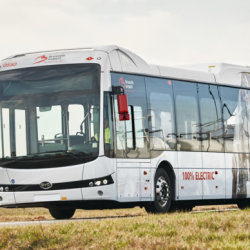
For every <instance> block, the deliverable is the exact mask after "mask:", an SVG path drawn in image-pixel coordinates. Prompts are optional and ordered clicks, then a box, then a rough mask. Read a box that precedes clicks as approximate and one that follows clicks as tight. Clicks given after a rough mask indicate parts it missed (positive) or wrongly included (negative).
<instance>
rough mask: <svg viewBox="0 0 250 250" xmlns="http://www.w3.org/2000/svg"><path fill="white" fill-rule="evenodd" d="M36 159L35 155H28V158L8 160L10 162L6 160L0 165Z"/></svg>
mask: <svg viewBox="0 0 250 250" xmlns="http://www.w3.org/2000/svg"><path fill="white" fill-rule="evenodd" d="M33 159H35V158H34V157H28V158H18V159H15V160H12V161H8V162H4V163H0V167H3V166H6V165H9V164H12V163H15V162H19V161H24V160H33Z"/></svg>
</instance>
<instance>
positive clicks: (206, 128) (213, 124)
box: [198, 84, 224, 152]
mask: <svg viewBox="0 0 250 250" xmlns="http://www.w3.org/2000/svg"><path fill="white" fill-rule="evenodd" d="M198 86H199V89H198V96H199V103H200V117H201V124H200V132H201V135H200V138H201V144H202V151H204V152H224V140H223V132H224V131H223V120H222V112H221V96H220V88H219V87H218V86H213V85H207V84H199V85H198Z"/></svg>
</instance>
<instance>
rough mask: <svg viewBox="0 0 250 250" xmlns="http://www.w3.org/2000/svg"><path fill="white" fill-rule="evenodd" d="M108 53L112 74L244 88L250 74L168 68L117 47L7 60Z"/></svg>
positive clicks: (221, 67)
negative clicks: (123, 73)
mask: <svg viewBox="0 0 250 250" xmlns="http://www.w3.org/2000/svg"><path fill="white" fill-rule="evenodd" d="M77 51H79V52H84V51H86V52H88V53H90V52H91V51H93V52H97V51H100V52H105V53H106V54H107V57H109V63H110V68H111V70H112V71H118V72H126V73H136V74H147V75H155V76H163V77H166V78H174V79H180V80H188V81H198V82H211V83H220V84H227V85H236V86H240V85H241V73H250V67H249V66H239V65H233V64H227V63H204V64H192V65H182V66H178V67H168V66H159V65H151V64H148V63H147V62H146V61H145V60H143V59H142V58H141V57H140V56H138V55H136V54H135V53H133V52H131V51H129V50H127V49H124V48H122V47H120V46H117V45H104V46H93V47H92V46H88V47H84V48H71V49H57V50H49V51H37V52H28V53H22V54H16V55H12V56H9V57H7V58H5V59H4V60H3V61H5V60H11V59H15V58H21V57H23V58H25V57H26V56H30V55H36V54H43V53H46V54H47V53H48V54H49V53H61V52H77Z"/></svg>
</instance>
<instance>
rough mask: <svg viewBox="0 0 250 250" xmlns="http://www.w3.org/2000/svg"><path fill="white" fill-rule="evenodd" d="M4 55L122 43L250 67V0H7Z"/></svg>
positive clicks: (187, 59) (153, 56)
mask: <svg viewBox="0 0 250 250" xmlns="http://www.w3.org/2000/svg"><path fill="white" fill-rule="evenodd" d="M0 32H1V34H0V59H4V58H5V57H7V56H10V55H13V54H21V53H25V52H32V51H44V50H52V49H64V48H84V47H91V46H97V45H108V44H115V45H118V46H121V47H124V48H126V49H129V50H131V51H133V52H134V53H136V54H137V55H139V56H141V57H142V58H143V59H144V60H145V61H147V62H148V63H153V64H158V65H166V66H175V65H183V64H196V63H206V62H225V63H233V64H239V65H248V66H250V49H249V47H250V1H249V0H209V1H208V0H42V1H34V0H22V1H20V0H8V1H6V0H0Z"/></svg>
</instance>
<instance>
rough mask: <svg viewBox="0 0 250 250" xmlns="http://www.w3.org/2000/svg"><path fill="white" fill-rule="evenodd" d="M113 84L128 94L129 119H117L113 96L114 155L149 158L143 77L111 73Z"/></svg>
mask: <svg viewBox="0 0 250 250" xmlns="http://www.w3.org/2000/svg"><path fill="white" fill-rule="evenodd" d="M111 80H112V85H113V86H122V87H123V88H124V89H125V94H127V96H128V105H129V113H130V120H129V121H119V116H118V115H117V114H118V106H117V96H114V110H115V123H116V131H115V134H116V157H118V158H119V157H121V158H149V156H150V155H149V153H150V149H149V136H148V119H147V102H146V87H145V81H144V77H141V76H134V75H127V74H116V73H112V74H111Z"/></svg>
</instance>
